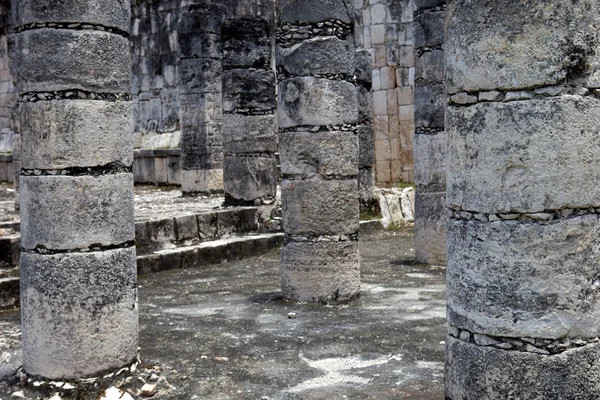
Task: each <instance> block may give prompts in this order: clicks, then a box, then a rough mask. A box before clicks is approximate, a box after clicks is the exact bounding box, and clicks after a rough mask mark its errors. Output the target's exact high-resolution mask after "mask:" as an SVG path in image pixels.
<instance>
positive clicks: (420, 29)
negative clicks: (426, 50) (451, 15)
mask: <svg viewBox="0 0 600 400" xmlns="http://www.w3.org/2000/svg"><path fill="white" fill-rule="evenodd" d="M445 18H446V12H445V11H426V12H423V13H420V14H419V15H418V16H417V17H415V22H414V35H415V37H414V38H415V43H414V46H415V47H416V48H423V47H436V46H441V45H442V44H444V20H445Z"/></svg>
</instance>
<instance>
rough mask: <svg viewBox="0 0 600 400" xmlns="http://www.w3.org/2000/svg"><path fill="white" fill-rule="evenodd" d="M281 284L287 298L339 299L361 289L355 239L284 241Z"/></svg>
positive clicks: (337, 301)
mask: <svg viewBox="0 0 600 400" xmlns="http://www.w3.org/2000/svg"><path fill="white" fill-rule="evenodd" d="M281 286H282V292H283V296H284V297H285V298H286V299H289V300H293V301H300V302H309V303H326V304H328V303H333V304H335V303H340V302H345V301H348V300H351V299H353V298H355V297H357V296H358V295H359V293H360V262H359V258H358V242H357V241H347V242H319V243H310V242H295V241H292V240H289V241H287V243H286V242H284V245H283V247H282V249H281Z"/></svg>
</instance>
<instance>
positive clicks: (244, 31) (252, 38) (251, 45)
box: [221, 18, 272, 68]
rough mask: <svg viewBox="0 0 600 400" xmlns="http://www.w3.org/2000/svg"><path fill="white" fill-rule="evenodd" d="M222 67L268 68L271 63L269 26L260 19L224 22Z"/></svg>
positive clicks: (238, 19)
mask: <svg viewBox="0 0 600 400" xmlns="http://www.w3.org/2000/svg"><path fill="white" fill-rule="evenodd" d="M221 40H222V41H223V66H227V67H255V68H261V67H265V66H268V65H269V63H270V61H271V52H272V51H271V26H270V24H269V22H268V21H267V20H265V19H261V18H236V19H231V20H227V21H225V23H224V24H223V26H222V29H221Z"/></svg>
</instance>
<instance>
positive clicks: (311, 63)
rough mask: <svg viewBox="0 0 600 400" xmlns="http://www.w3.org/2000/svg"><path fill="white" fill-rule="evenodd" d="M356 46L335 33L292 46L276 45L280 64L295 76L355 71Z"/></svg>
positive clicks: (278, 65) (352, 72)
mask: <svg viewBox="0 0 600 400" xmlns="http://www.w3.org/2000/svg"><path fill="white" fill-rule="evenodd" d="M354 57H355V53H354V48H353V47H352V46H351V45H350V43H348V42H347V41H344V40H340V39H338V38H337V37H335V36H329V37H316V38H312V39H308V40H305V41H303V42H301V43H298V44H296V45H295V46H292V47H289V48H282V47H278V48H277V67H278V68H283V70H284V71H285V72H286V73H287V74H289V75H291V76H296V77H302V76H310V75H313V76H314V75H337V74H344V75H346V76H349V77H351V76H353V74H354V66H355V62H354Z"/></svg>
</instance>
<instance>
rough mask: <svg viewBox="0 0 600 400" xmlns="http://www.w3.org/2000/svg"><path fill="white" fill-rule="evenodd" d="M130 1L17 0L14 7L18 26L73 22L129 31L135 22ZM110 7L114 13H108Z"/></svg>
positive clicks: (14, 15) (15, 22) (14, 16)
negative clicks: (132, 20)
mask: <svg viewBox="0 0 600 400" xmlns="http://www.w3.org/2000/svg"><path fill="white" fill-rule="evenodd" d="M130 9H131V4H130V2H129V0H84V1H78V2H56V1H55V0H36V1H17V2H15V4H14V6H13V18H14V24H15V26H21V25H27V24H30V23H34V22H35V23H49V22H59V23H64V22H69V23H76V24H83V25H85V24H93V25H101V26H103V27H107V28H117V29H119V30H121V31H124V32H129V26H130V25H131V20H130V18H131V12H130ZM107 10H110V12H107Z"/></svg>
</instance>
